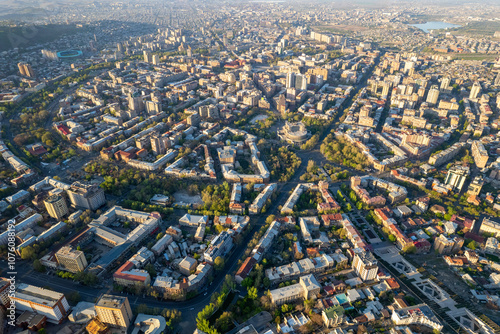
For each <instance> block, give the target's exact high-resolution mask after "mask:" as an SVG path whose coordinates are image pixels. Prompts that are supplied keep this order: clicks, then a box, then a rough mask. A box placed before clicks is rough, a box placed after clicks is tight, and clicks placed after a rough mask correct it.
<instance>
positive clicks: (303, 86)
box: [295, 74, 307, 90]
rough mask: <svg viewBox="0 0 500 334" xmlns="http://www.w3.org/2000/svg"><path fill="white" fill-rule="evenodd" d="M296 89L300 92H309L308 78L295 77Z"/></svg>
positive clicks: (302, 76)
mask: <svg viewBox="0 0 500 334" xmlns="http://www.w3.org/2000/svg"><path fill="white" fill-rule="evenodd" d="M295 88H297V89H300V90H307V78H306V76H304V75H301V74H299V75H297V76H295Z"/></svg>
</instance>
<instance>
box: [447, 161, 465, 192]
mask: <svg viewBox="0 0 500 334" xmlns="http://www.w3.org/2000/svg"><path fill="white" fill-rule="evenodd" d="M468 175H469V168H468V167H464V166H453V167H452V168H450V169H449V170H448V174H446V179H445V181H444V183H445V184H447V185H450V186H451V187H452V189H453V190H454V191H457V192H460V191H461V190H462V187H463V186H464V183H465V180H466V179H467V176H468Z"/></svg>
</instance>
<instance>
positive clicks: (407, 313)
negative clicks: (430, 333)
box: [391, 304, 443, 331]
mask: <svg viewBox="0 0 500 334" xmlns="http://www.w3.org/2000/svg"><path fill="white" fill-rule="evenodd" d="M391 319H392V321H393V322H394V323H395V324H396V325H398V326H400V325H421V326H425V327H428V328H430V329H431V330H434V329H437V330H438V331H440V330H441V329H443V325H442V324H441V322H440V321H439V320H438V318H437V317H436V316H435V315H434V313H432V310H431V309H430V308H429V306H427V305H426V304H418V305H415V306H410V307H405V308H400V309H395V310H393V311H392V317H391Z"/></svg>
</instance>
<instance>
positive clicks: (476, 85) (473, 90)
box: [469, 81, 481, 99]
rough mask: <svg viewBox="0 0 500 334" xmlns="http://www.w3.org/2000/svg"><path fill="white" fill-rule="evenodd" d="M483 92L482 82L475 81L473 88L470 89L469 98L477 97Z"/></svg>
mask: <svg viewBox="0 0 500 334" xmlns="http://www.w3.org/2000/svg"><path fill="white" fill-rule="evenodd" d="M480 92H481V84H480V83H479V82H477V81H476V82H474V84H473V85H472V88H471V89H470V94H469V99H476V98H477V96H478V95H479V93H480Z"/></svg>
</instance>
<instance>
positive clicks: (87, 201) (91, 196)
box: [68, 182, 106, 210]
mask: <svg viewBox="0 0 500 334" xmlns="http://www.w3.org/2000/svg"><path fill="white" fill-rule="evenodd" d="M68 196H69V200H70V201H71V204H72V205H73V206H75V207H81V208H85V209H89V210H97V209H98V208H100V207H101V206H103V205H104V204H105V203H106V198H105V197H104V190H103V189H102V188H100V187H99V186H98V185H96V184H84V183H81V182H75V183H73V184H72V185H71V187H70V189H69V190H68Z"/></svg>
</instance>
